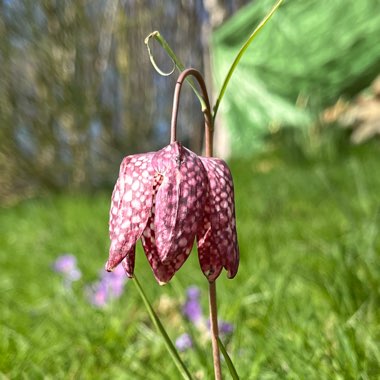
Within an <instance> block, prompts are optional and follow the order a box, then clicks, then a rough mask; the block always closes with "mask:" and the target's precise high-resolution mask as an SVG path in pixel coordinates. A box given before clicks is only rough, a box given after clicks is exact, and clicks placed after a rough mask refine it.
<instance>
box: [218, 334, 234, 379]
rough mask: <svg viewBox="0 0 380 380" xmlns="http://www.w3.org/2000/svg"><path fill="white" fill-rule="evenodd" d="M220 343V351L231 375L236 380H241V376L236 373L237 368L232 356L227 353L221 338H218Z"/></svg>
mask: <svg viewBox="0 0 380 380" xmlns="http://www.w3.org/2000/svg"><path fill="white" fill-rule="evenodd" d="M218 343H219V348H220V351H222V354H223V357H224V360H225V361H226V363H227V367H228V369H229V370H230V374H231V376H232V378H233V379H234V380H239V375H238V374H237V372H236V368H235V366H234V364H233V363H232V360H231V358H230V356H229V355H228V352H227V350H226V348H225V347H224V344H223V342H222V341H221V340H220V338H219V337H218Z"/></svg>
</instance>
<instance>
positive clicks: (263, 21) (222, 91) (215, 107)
mask: <svg viewBox="0 0 380 380" xmlns="http://www.w3.org/2000/svg"><path fill="white" fill-rule="evenodd" d="M282 1H283V0H278V1H277V3H276V4H275V5H274V6H273V8H272V9H271V10H270V12H269V13H268V14H267V15H266V16H265V17H264V19H263V20H262V21H261V22H260V24H259V25H258V26H257V27H256V29H255V30H254V31H253V33H252V34H251V35H250V36H249V38H248V40H247V41H246V42H245V44H244V45H243V46H242V47H241V49H240V50H239V52H238V54H237V55H236V57H235V59H234V61H233V63H232V65H231V67H230V69H229V71H228V73H227V76H226V78H225V79H224V82H223V85H222V88H221V89H220V92H219V95H218V97H217V99H216V103H215V106H214V110H213V111H214V114H213V117H212V118H213V120H214V121H215V117H216V114H217V112H218V109H219V104H220V102H221V100H222V98H223V95H224V93H225V92H226V88H227V85H228V82H229V81H230V79H231V76H232V74H233V72H234V71H235V69H236V67H237V65H238V64H239V62H240V59H241V57H242V56H243V54H244V53H245V52H246V50H247V49H248V47H249V45H250V44H251V42H252V41H253V40H254V39H255V37H256V36H257V35H258V34H259V32H260V31H261V30H262V29H263V28H264V26H265V24H266V23H267V22H268V21H269V20H270V18H271V17H272V16H273V14H274V13H275V12H276V10H277V9H278V7H279V6H280V5H281V3H282Z"/></svg>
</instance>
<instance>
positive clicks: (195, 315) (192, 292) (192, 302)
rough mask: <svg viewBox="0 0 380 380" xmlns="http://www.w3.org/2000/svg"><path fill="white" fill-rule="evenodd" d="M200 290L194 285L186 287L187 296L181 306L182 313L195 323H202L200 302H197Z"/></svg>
mask: <svg viewBox="0 0 380 380" xmlns="http://www.w3.org/2000/svg"><path fill="white" fill-rule="evenodd" d="M199 297H200V290H199V289H198V288H197V287H196V286H191V287H189V288H188V289H187V298H186V302H185V304H184V305H183V306H182V313H183V315H184V316H185V317H186V318H187V319H188V320H189V321H190V322H191V323H194V324H195V325H198V324H200V323H202V321H203V314H202V308H201V304H200V302H199Z"/></svg>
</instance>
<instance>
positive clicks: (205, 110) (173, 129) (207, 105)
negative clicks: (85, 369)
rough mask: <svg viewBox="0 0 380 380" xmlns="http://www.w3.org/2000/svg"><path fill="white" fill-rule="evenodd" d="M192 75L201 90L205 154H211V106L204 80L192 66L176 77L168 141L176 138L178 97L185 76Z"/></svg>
mask: <svg viewBox="0 0 380 380" xmlns="http://www.w3.org/2000/svg"><path fill="white" fill-rule="evenodd" d="M189 75H192V76H193V77H194V78H195V79H196V80H197V81H198V83H199V86H200V88H201V91H202V100H203V104H204V105H202V112H203V114H204V117H205V140H206V156H212V148H213V147H212V135H213V122H212V116H211V107H210V100H209V97H208V93H207V89H206V84H205V81H204V79H203V77H202V74H201V73H200V72H199V71H198V70H196V69H193V68H189V69H186V70H184V71H182V73H181V74H180V76H179V77H178V79H177V83H176V86H175V90H174V98H173V111H172V120H171V126H170V142H171V143H172V142H174V141H176V140H177V118H178V107H179V98H180V95H181V88H182V84H183V82H184V80H185V79H186V77H187V76H189Z"/></svg>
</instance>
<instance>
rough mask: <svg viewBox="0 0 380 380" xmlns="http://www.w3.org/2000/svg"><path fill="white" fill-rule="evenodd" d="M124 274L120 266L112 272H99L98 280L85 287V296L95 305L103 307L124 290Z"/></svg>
mask: <svg viewBox="0 0 380 380" xmlns="http://www.w3.org/2000/svg"><path fill="white" fill-rule="evenodd" d="M125 282H126V276H125V273H124V270H123V268H122V267H121V266H119V267H117V268H115V270H114V271H113V272H104V271H102V272H101V278H100V280H99V281H98V282H96V283H94V284H93V285H92V286H89V287H88V288H87V297H88V298H89V300H90V302H91V303H92V304H93V305H94V306H97V307H104V306H106V304H107V303H108V302H109V301H110V300H112V299H117V298H119V297H120V296H121V295H122V293H123V290H124V285H125Z"/></svg>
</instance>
